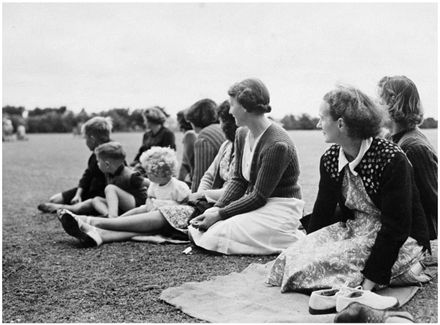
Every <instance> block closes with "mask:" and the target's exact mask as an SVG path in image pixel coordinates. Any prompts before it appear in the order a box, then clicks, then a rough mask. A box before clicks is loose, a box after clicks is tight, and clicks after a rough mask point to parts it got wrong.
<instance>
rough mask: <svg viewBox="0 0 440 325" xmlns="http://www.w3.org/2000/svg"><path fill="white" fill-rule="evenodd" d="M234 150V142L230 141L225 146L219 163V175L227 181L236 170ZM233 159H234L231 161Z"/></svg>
mask: <svg viewBox="0 0 440 325" xmlns="http://www.w3.org/2000/svg"><path fill="white" fill-rule="evenodd" d="M231 151H232V142H229V143H228V144H227V145H226V146H225V151H224V153H223V156H222V159H220V163H219V170H218V172H219V175H220V177H221V179H223V180H224V181H225V182H226V181H228V180H229V179H230V178H231V174H232V172H233V171H234V166H235V162H234V159H233V158H234V157H233V152H231ZM231 160H232V161H231Z"/></svg>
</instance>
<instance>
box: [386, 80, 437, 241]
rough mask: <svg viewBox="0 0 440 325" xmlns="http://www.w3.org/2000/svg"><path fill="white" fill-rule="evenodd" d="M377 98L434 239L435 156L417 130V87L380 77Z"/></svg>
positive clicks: (419, 108) (419, 117)
mask: <svg viewBox="0 0 440 325" xmlns="http://www.w3.org/2000/svg"><path fill="white" fill-rule="evenodd" d="M379 96H380V99H381V102H382V103H383V104H384V105H386V107H387V109H388V112H389V116H390V118H391V123H392V130H391V133H392V136H391V139H392V141H393V142H394V143H397V145H398V146H399V147H401V148H402V150H403V152H405V154H406V156H407V157H408V159H409V161H410V162H411V164H412V166H413V169H414V179H415V182H416V185H417V188H418V190H419V192H420V199H421V202H422V206H423V210H424V211H425V216H426V221H427V224H428V230H429V237H430V239H431V240H434V239H437V216H438V214H437V213H438V206H437V204H438V197H437V167H438V161H437V153H436V152H435V149H434V147H433V146H432V144H431V143H430V142H429V141H428V139H427V138H426V136H425V135H424V134H423V133H422V132H421V131H420V129H419V128H418V127H417V125H419V124H420V123H422V120H423V111H422V105H421V103H420V96H419V92H418V91H417V87H416V85H415V84H414V82H412V81H411V80H410V79H408V78H407V77H405V76H394V77H383V78H382V79H381V80H380V81H379Z"/></svg>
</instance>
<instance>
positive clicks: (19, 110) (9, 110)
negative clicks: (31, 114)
mask: <svg viewBox="0 0 440 325" xmlns="http://www.w3.org/2000/svg"><path fill="white" fill-rule="evenodd" d="M24 111H25V108H24V107H23V106H18V107H15V106H9V105H6V106H3V107H2V113H3V115H5V114H8V115H19V116H23V112H24Z"/></svg>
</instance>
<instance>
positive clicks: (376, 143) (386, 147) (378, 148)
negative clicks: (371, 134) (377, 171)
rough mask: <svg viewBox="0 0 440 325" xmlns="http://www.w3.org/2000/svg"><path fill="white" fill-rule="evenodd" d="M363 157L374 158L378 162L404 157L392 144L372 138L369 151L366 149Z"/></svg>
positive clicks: (395, 145)
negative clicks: (378, 160)
mask: <svg viewBox="0 0 440 325" xmlns="http://www.w3.org/2000/svg"><path fill="white" fill-rule="evenodd" d="M365 156H366V157H367V158H370V157H371V158H372V157H373V156H374V157H377V158H378V159H380V160H385V161H387V162H389V161H391V160H392V159H393V158H394V157H401V156H404V157H405V153H404V152H403V150H402V149H401V148H400V147H399V146H398V145H397V144H395V143H394V142H391V141H388V140H386V139H382V138H374V139H373V142H372V143H371V146H370V149H368V151H367V152H366V154H365ZM376 160H377V159H376Z"/></svg>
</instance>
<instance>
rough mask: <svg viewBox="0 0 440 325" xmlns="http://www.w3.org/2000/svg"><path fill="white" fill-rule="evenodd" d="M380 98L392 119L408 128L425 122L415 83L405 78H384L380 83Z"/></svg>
mask: <svg viewBox="0 0 440 325" xmlns="http://www.w3.org/2000/svg"><path fill="white" fill-rule="evenodd" d="M378 88H379V96H380V98H381V99H382V100H383V101H384V102H385V104H386V106H387V108H388V113H389V114H390V117H391V119H392V120H393V121H394V122H396V123H399V124H401V125H403V126H405V127H407V128H414V127H415V126H416V125H419V124H420V123H422V121H423V108H422V104H421V102H420V96H419V92H418V91H417V87H416V85H415V84H414V82H413V81H412V80H411V79H409V78H408V77H405V76H393V77H383V78H382V79H380V81H379V83H378Z"/></svg>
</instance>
